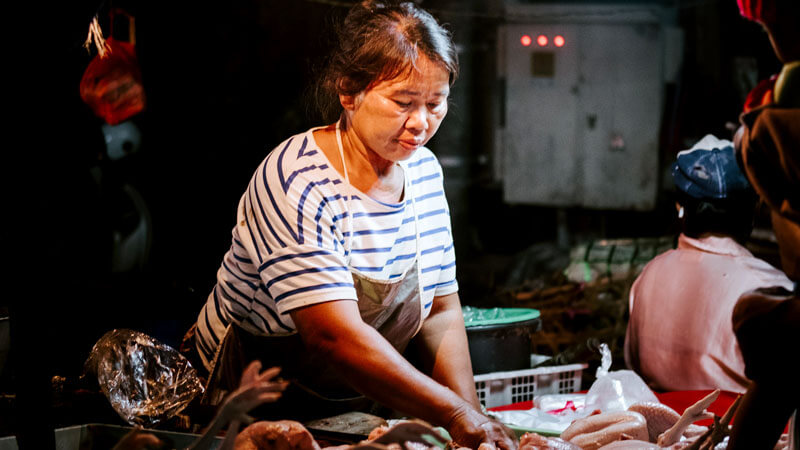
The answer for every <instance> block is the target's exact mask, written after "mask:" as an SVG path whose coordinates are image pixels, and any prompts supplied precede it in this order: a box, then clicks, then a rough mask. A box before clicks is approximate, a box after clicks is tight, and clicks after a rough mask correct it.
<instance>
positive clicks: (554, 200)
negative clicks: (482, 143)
mask: <svg viewBox="0 0 800 450" xmlns="http://www.w3.org/2000/svg"><path fill="white" fill-rule="evenodd" d="M536 6H537V8H533V7H531V8H532V9H531V11H533V12H535V13H537V14H536V15H534V16H530V17H527V18H526V17H525V16H524V15H521V14H522V13H521V12H520V11H522V10H521V9H520V11H516V13H517V14H518V16H517V17H518V18H520V19H519V20H520V21H523V22H525V21H527V22H526V23H519V22H518V23H513V24H509V25H506V26H505V27H503V28H502V29H501V37H500V39H498V45H500V46H501V48H500V49H499V53H500V54H501V55H502V58H501V61H500V67H499V68H498V69H499V71H500V73H501V77H503V78H504V79H505V88H504V91H505V92H504V96H505V103H504V104H505V108H504V111H502V113H503V114H504V121H503V123H502V124H501V127H502V128H501V130H500V131H501V133H500V135H501V138H500V142H499V143H498V149H497V152H498V153H499V155H498V156H499V158H498V159H499V160H500V161H501V171H500V172H501V174H500V176H501V177H502V179H503V190H504V200H505V201H506V202H509V203H525V204H539V205H548V206H584V207H589V208H601V209H636V210H647V209H651V208H652V207H653V206H654V204H655V198H656V191H657V187H658V137H659V130H660V125H661V112H662V109H663V106H662V105H663V98H662V97H663V86H664V82H665V71H666V70H665V62H664V59H665V52H667V51H668V50H669V49H671V48H672V46H669V45H668V42H671V41H672V40H674V36H675V33H674V32H672V31H674V29H673V28H671V27H670V26H669V25H668V21H667V20H666V19H665V18H664V17H667V16H668V14H667V12H666V9H665V8H660V7H656V6H653V5H649V6H646V5H642V6H640V7H638V9H639V10H640V11H637V7H636V6H630V5H628V6H626V7H625V8H624V9H620V7H615V6H614V5H607V6H604V7H602V8H601V7H599V6H598V7H596V9H597V11H593V10H592V9H591V8H589V6H590V5H579V6H580V8H579V9H578V7H576V6H575V5H565V4H561V5H555V4H554V5H551V8H550V9H549V10H548V9H542V8H538V6H539V5H536ZM587 11H588V13H587ZM593 12H594V14H592V13H593ZM667 30H670V31H669V32H668V31H667ZM523 35H528V36H530V37H531V38H532V43H531V44H530V45H529V46H525V45H523V44H522V43H521V41H520V39H521V36H523ZM540 35H541V36H547V37H548V43H547V45H545V46H539V45H538V44H537V42H536V40H537V39H536V38H537V37H538V36H540ZM555 36H562V37H563V38H564V44H563V46H561V47H556V46H555V45H553V43H552V42H553V38H554V37H555ZM670 51H671V50H670ZM671 52H672V51H671ZM673 53H674V52H673ZM670 57H671V58H674V56H670ZM670 64H674V63H670ZM672 70H674V67H670V71H672ZM667 75H668V74H667Z"/></svg>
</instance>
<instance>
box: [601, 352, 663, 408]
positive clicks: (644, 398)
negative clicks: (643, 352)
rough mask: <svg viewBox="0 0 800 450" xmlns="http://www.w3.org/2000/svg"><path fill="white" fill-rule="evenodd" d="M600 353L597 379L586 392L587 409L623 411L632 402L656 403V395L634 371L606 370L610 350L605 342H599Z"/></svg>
mask: <svg viewBox="0 0 800 450" xmlns="http://www.w3.org/2000/svg"><path fill="white" fill-rule="evenodd" d="M600 354H601V355H602V359H601V363H600V367H598V368H597V380H595V382H594V383H593V384H592V387H591V388H589V392H588V393H587V394H586V410H587V411H593V410H595V409H599V410H600V411H603V412H608V411H625V410H627V409H628V407H630V406H631V405H633V404H634V403H640V402H656V403H658V398H657V397H656V395H655V394H654V393H653V391H652V390H650V388H649V387H647V384H645V382H644V380H642V378H641V377H639V375H637V374H636V372H634V371H632V370H616V371H613V372H609V371H608V369H609V368H610V367H611V351H610V350H609V349H608V345H606V344H605V343H603V344H600Z"/></svg>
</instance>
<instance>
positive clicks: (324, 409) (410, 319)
mask: <svg viewBox="0 0 800 450" xmlns="http://www.w3.org/2000/svg"><path fill="white" fill-rule="evenodd" d="M336 143H337V145H338V147H339V156H340V157H341V159H342V166H343V171H344V174H345V181H346V182H347V184H348V185H350V177H349V175H348V173H347V163H346V162H345V159H344V150H343V147H342V138H341V131H340V127H339V123H337V124H336ZM404 182H405V188H404V197H405V198H408V197H409V196H410V198H411V206H412V211H413V214H414V228H415V234H416V256H415V259H414V262H413V264H412V265H411V266H410V267H409V268H408V269H406V271H405V272H404V273H403V274H402V275H401V276H400V277H398V278H397V279H394V280H391V281H386V280H378V279H375V278H371V277H369V276H368V275H365V274H363V273H360V272H359V271H357V270H356V269H354V268H353V267H352V265H351V264H350V250H351V247H348V248H347V249H346V254H347V258H348V263H347V264H348V268H349V269H350V273H351V275H352V277H353V285H354V287H355V290H356V294H357V297H358V310H359V313H360V315H361V318H362V320H363V321H364V323H366V324H367V325H370V326H372V327H373V328H375V329H376V330H377V331H378V332H379V333H380V334H381V335H382V336H383V337H384V338H385V339H386V340H387V341H388V342H389V343H390V344H391V345H392V346H393V347H394V348H395V349H396V350H397V351H398V352H399V353H403V352H404V351H405V349H406V347H407V346H408V343H409V342H410V341H411V338H413V337H414V336H415V335H416V334H417V332H418V331H419V329H420V328H421V327H422V311H423V307H422V299H421V293H422V289H421V288H420V279H421V276H420V265H419V260H420V239H419V220H418V216H417V210H416V203H415V201H414V195H413V193H412V192H411V184H410V183H409V181H408V176H407V174H406V176H405V181H404ZM350 199H352V196H350V197H347V198H346V199H345V202H346V204H348V203H349V201H350ZM349 210H350V208H349V206H348V215H349V216H350V218H351V219H350V221H349V231H350V236H351V241H350V242H351V244H350V245H352V236H353V221H352V214H349ZM254 359H259V360H260V361H261V363H262V367H264V368H268V367H273V366H280V367H281V368H282V369H281V374H280V376H281V377H282V378H283V379H287V380H290V381H291V383H290V385H289V387H288V388H287V390H286V391H284V393H283V395H282V396H281V399H280V400H279V401H278V402H277V403H275V404H267V405H264V407H262V408H260V409H259V410H257V411H254V412H253V414H254V415H256V416H259V417H265V418H270V417H275V418H287V417H292V418H295V419H298V420H307V419H311V418H318V417H329V416H332V415H336V414H340V413H343V412H348V411H354V410H362V411H363V410H369V409H371V408H373V406H374V404H373V402H372V401H371V400H368V399H366V397H364V396H363V395H361V394H359V393H358V392H356V391H354V390H353V389H352V388H351V387H349V386H348V385H347V383H346V382H345V381H344V379H343V377H342V376H341V375H344V374H339V373H338V372H337V370H336V369H334V368H333V367H332V366H330V364H328V362H327V360H326V358H324V357H322V358H321V357H319V356H316V355H312V354H311V353H310V352H309V351H308V350H307V349H306V348H305V345H304V344H303V342H302V339H301V338H300V335H299V334H297V333H294V334H291V335H282V336H257V335H254V334H252V333H250V332H248V331H246V330H244V329H242V328H241V327H240V326H238V325H236V324H231V325H230V326H228V329H227V331H226V333H225V336H224V338H223V340H222V342H220V345H219V347H218V349H217V353H216V355H215V356H214V359H213V361H212V364H211V369H210V372H209V377H208V383H207V385H206V391H205V393H204V394H203V398H202V400H201V403H203V404H218V403H219V402H220V401H221V400H222V398H223V397H224V396H225V395H226V394H227V393H228V392H230V391H232V390H235V389H236V388H237V387H238V384H239V381H240V379H241V374H242V372H243V371H244V369H245V368H246V367H247V365H248V364H249V363H250V361H252V360H254Z"/></svg>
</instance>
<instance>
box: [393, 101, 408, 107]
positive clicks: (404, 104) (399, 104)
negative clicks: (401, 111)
mask: <svg viewBox="0 0 800 450" xmlns="http://www.w3.org/2000/svg"><path fill="white" fill-rule="evenodd" d="M394 102H395V103H397V106H399V107H401V108H408V107H409V106H411V102H401V101H399V100H395V101H394Z"/></svg>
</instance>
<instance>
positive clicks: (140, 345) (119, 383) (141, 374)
mask: <svg viewBox="0 0 800 450" xmlns="http://www.w3.org/2000/svg"><path fill="white" fill-rule="evenodd" d="M85 367H86V371H87V372H88V373H94V374H96V375H97V382H98V383H99V384H100V388H101V389H102V390H103V393H104V394H105V395H106V398H108V401H109V402H110V403H111V406H112V407H113V408H114V410H115V411H117V413H118V414H119V415H120V416H121V417H122V418H123V419H124V420H125V421H126V422H128V423H129V424H131V425H134V426H136V425H139V426H143V427H153V426H154V425H156V424H158V423H159V422H162V421H164V420H166V419H169V418H171V417H173V416H175V415H176V414H178V413H179V412H180V411H181V410H183V409H184V408H185V407H186V406H187V405H188V404H189V402H190V401H191V400H192V399H193V398H194V397H195V396H196V395H198V394H200V393H202V392H203V385H202V384H201V382H200V379H199V378H198V376H197V371H196V370H195V369H194V367H192V365H191V364H190V363H189V361H188V360H187V359H186V358H185V357H184V356H183V355H181V354H180V353H178V351H176V350H175V349H173V348H172V347H170V346H168V345H165V344H162V343H161V342H158V341H157V340H156V339H154V338H152V337H150V336H148V335H146V334H144V333H140V332H138V331H133V330H126V329H119V330H112V331H109V332H108V333H106V334H105V335H103V337H101V338H100V340H98V341H97V343H96V344H95V345H94V347H93V348H92V352H91V354H90V355H89V358H88V359H87V360H86V365H85Z"/></svg>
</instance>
